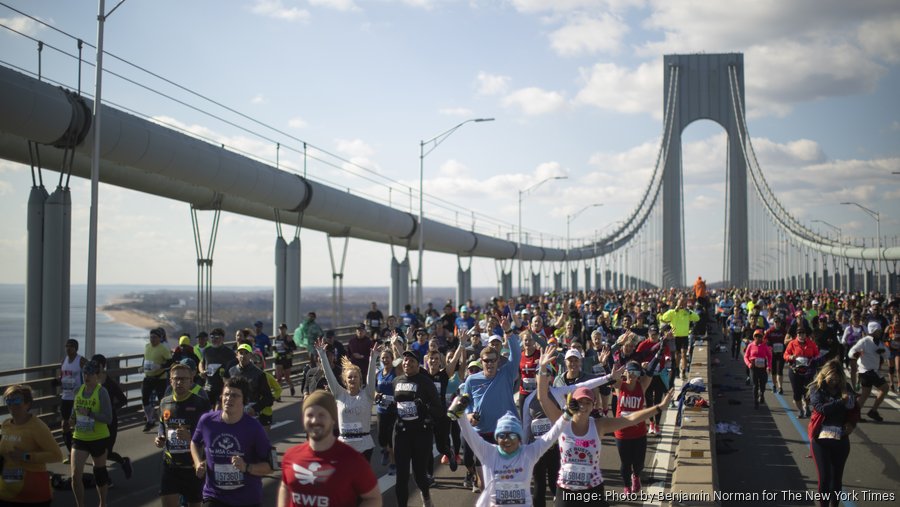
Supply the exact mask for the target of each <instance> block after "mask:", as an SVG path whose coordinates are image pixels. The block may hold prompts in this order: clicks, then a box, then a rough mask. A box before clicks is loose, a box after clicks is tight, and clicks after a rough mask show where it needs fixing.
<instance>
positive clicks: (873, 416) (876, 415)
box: [866, 408, 884, 422]
mask: <svg viewBox="0 0 900 507" xmlns="http://www.w3.org/2000/svg"><path fill="white" fill-rule="evenodd" d="M866 415H867V416H869V418H870V419H872V420H873V421H878V422H881V421H884V417H881V414H879V413H878V411H877V410H875V409H874V408H873V409H872V410H869V411H868V412H866Z"/></svg>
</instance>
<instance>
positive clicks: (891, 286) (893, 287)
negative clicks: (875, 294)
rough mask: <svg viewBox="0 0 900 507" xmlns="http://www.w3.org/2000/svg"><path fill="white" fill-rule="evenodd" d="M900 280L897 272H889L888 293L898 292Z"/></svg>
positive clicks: (886, 291)
mask: <svg viewBox="0 0 900 507" xmlns="http://www.w3.org/2000/svg"><path fill="white" fill-rule="evenodd" d="M898 281H900V276H898V275H897V273H890V272H889V273H887V289H886V290H885V293H886V294H896V293H897V292H898V289H900V287H898V286H897V285H898Z"/></svg>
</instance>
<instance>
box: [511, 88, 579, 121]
mask: <svg viewBox="0 0 900 507" xmlns="http://www.w3.org/2000/svg"><path fill="white" fill-rule="evenodd" d="M502 102H503V105H504V106H506V107H515V108H518V109H519V110H521V111H522V112H523V113H524V114H526V115H529V116H536V115H541V114H547V113H554V112H556V111H559V110H561V109H563V108H564V107H565V106H566V99H565V97H563V95H562V94H560V93H559V92H553V91H547V90H542V89H540V88H536V87H529V88H522V89H521V90H516V91H514V92H512V93H510V94H509V95H507V96H505V97H503V101H502Z"/></svg>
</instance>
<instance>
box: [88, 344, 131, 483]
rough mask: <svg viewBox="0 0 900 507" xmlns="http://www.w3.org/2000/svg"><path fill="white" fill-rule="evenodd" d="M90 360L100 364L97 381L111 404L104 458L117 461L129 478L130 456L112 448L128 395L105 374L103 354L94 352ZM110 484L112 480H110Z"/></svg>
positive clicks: (126, 477)
mask: <svg viewBox="0 0 900 507" xmlns="http://www.w3.org/2000/svg"><path fill="white" fill-rule="evenodd" d="M91 361H96V362H97V364H99V365H100V373H99V382H100V385H102V386H103V388H104V389H106V392H107V393H108V394H109V402H110V404H111V405H112V421H110V422H109V425H108V426H109V447H107V449H106V459H108V460H109V461H113V462H115V463H118V464H119V466H120V467H122V472H123V473H124V474H125V479H131V474H132V473H133V471H134V470H133V469H132V467H131V458H129V457H127V456H124V457H123V456H121V455H120V454H119V453H117V452H115V451H114V450H113V447H115V445H116V437H117V436H118V434H119V410H121V409H123V408H124V407H125V405H127V404H128V397H127V396H125V393H124V392H122V387H121V386H119V383H118V382H116V381H115V380H114V379H113V378H112V377H110V376H109V375H107V374H106V356H104V355H103V354H95V355H94V356H93V357H91ZM110 485H112V481H110Z"/></svg>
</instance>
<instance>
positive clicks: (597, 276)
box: [594, 267, 603, 292]
mask: <svg viewBox="0 0 900 507" xmlns="http://www.w3.org/2000/svg"><path fill="white" fill-rule="evenodd" d="M594 288H595V290H596V291H597V292H599V291H601V290H603V273H601V272H600V268H599V267H598V268H597V269H595V270H594Z"/></svg>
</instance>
